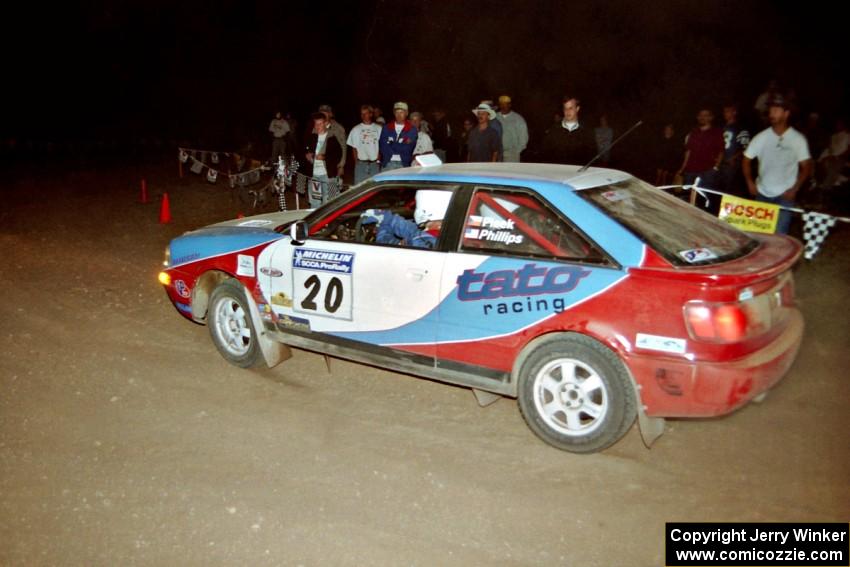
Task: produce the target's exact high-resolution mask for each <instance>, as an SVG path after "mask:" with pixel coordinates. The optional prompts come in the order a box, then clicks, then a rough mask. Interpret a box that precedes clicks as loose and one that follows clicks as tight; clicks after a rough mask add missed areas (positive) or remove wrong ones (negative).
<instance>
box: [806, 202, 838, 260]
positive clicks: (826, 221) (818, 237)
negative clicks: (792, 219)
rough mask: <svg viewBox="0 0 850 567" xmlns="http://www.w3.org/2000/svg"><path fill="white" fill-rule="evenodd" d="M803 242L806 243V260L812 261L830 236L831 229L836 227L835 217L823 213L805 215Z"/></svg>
mask: <svg viewBox="0 0 850 567" xmlns="http://www.w3.org/2000/svg"><path fill="white" fill-rule="evenodd" d="M803 222H804V223H805V224H804V225H803V240H805V241H806V251H805V252H804V256H805V257H806V260H811V259H812V258H814V257H815V254H817V253H818V250H820V247H821V244H823V241H824V240H826V237H827V236H828V235H829V229H830V228H832V227H833V226H835V217H833V216H830V215H824V214H821V213H812V212H807V213H803Z"/></svg>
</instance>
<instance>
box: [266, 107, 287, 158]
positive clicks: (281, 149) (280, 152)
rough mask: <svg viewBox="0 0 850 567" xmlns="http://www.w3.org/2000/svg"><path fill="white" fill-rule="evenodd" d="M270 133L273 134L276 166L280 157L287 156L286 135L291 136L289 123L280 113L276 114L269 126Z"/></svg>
mask: <svg viewBox="0 0 850 567" xmlns="http://www.w3.org/2000/svg"><path fill="white" fill-rule="evenodd" d="M269 132H271V133H272V164H275V163H277V158H278V156H281V157H283V156H285V155H286V135H287V134H289V123H288V122H287V121H286V120H284V118H283V115H282V114H281V113H280V111H278V112H276V113H275V115H274V118H273V119H272V121H271V123H270V124H269Z"/></svg>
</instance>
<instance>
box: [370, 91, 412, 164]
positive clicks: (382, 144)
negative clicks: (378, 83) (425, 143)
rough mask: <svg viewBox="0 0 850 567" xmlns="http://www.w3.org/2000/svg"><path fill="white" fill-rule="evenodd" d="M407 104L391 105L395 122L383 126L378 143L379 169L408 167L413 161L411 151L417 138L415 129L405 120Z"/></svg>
mask: <svg viewBox="0 0 850 567" xmlns="http://www.w3.org/2000/svg"><path fill="white" fill-rule="evenodd" d="M407 110H408V108H407V103H406V102H397V103H395V104H394V105H393V115H395V120H394V121H392V122H390V123H389V124H385V125H384V127H383V129H382V130H381V138H380V140H379V142H378V146H379V149H380V151H381V169H382V170H385V169H398V168H400V167H408V166H409V165H410V162H411V161H413V149H414V148H415V147H416V141H417V140H418V138H419V132H418V131H417V130H416V127H415V126H414V125H413V124H412V123H411V122H410V120H408V119H407Z"/></svg>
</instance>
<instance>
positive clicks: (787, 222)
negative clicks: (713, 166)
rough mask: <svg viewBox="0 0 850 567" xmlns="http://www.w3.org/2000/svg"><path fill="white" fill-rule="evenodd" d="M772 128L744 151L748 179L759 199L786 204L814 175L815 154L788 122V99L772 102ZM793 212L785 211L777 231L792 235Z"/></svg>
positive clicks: (776, 99)
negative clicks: (754, 167) (755, 170)
mask: <svg viewBox="0 0 850 567" xmlns="http://www.w3.org/2000/svg"><path fill="white" fill-rule="evenodd" d="M767 116H768V121H769V122H770V127H769V128H767V129H765V130H762V131H761V132H759V133H758V134H757V135H756V137H755V138H753V140H752V142H750V145H749V146H748V147H747V149H746V150H745V151H744V161H743V164H742V165H743V170H744V179H745V180H746V182H747V189H748V190H749V192H750V195H752V196H753V197H755V198H756V199H757V200H759V201H763V202H766V203H774V204H776V205H781V206H785V207H792V206H794V199H795V198H796V196H797V192H798V191H799V190H800V187H802V186H803V183H805V182H806V180H807V179H808V178H809V176H810V175H811V174H812V156H811V155H810V154H809V144H808V142H806V138H805V136H803V135H802V134H801V133H800V132H798V131H797V130H795V129H794V128H792V127H791V126H789V125H788V119H789V117H790V116H791V110H790V104H789V102H788V100H787V99H785V98H784V97H782V96H780V95H777V96H774V97H773V99H771V100H770V101H769V102H768V114H767ZM754 159H758V177H757V178H756V180H755V181H753V172H752V163H751V162H752V160H754ZM790 226H791V212H790V211H787V210H784V209H783V210H782V211H781V212H780V213H779V222H778V223H777V225H776V232H777V233H779V234H788V229H789V227H790Z"/></svg>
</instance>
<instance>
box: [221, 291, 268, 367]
mask: <svg viewBox="0 0 850 567" xmlns="http://www.w3.org/2000/svg"><path fill="white" fill-rule="evenodd" d="M249 309H250V307H249V306H248V300H247V299H246V297H245V290H244V288H243V287H242V285H241V284H240V283H239V282H238V281H237V280H234V279H228V280H224V281H223V282H221V283H220V284H219V285H218V286H217V287H216V288H215V290H213V292H212V295H211V296H210V307H209V314H208V315H207V327H209V331H210V337H212V341H213V344H214V345H215V347H216V348H217V349H218V352H220V353H221V356H223V357H224V358H225V359H226V360H227V361H228V362H230V363H231V364H234V365H236V366H239V367H241V368H252V367H255V366H259V365H260V364H261V363H262V362H263V361H264V360H263V356H262V352H261V351H260V345H259V344H258V343H257V332H256V330H255V329H254V325H253V323H252V321H251V312H250V310H249Z"/></svg>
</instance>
